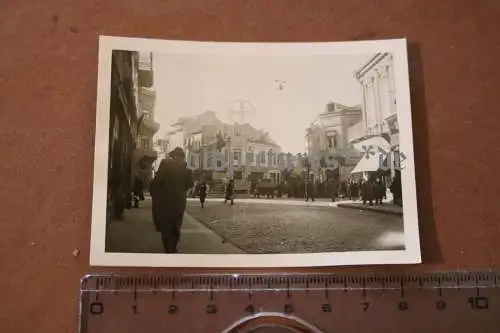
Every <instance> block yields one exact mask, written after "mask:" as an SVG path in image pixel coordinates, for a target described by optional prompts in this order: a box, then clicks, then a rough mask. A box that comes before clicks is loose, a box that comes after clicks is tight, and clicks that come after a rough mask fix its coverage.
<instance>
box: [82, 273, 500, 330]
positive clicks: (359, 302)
mask: <svg viewBox="0 0 500 333" xmlns="http://www.w3.org/2000/svg"><path fill="white" fill-rule="evenodd" d="M499 284H500V273H499V272H490V271H484V272H483V271H481V272H443V273H428V274H421V275H415V274H408V275H405V274H394V275H390V274H364V275H361V274H360V275H358V274H347V275H338V274H318V273H315V274H295V273H293V274H208V275H166V276H164V275H147V276H137V275H133V276H126V275H89V276H86V277H85V278H83V279H82V283H81V295H80V297H81V298H80V300H81V303H80V306H81V308H80V332H81V333H114V332H120V333H129V332H130V333H132V332H134V333H137V332H144V333H160V332H161V333H166V332H167V333H170V332H172V333H202V332H203V333H222V332H224V333H243V332H254V333H273V332H274V333H287V332H290V333H291V332H303V333H305V332H311V333H318V332H322V333H334V332H335V333H336V332H356V333H365V332H366V333H368V332H384V333H386V332H398V333H401V332H403V333H404V332H410V333H413V332H415V333H417V332H418V333H421V332H440V333H443V332H453V333H465V332H467V333H476V332H477V333H488V332H495V333H498V332H500V288H499V287H498V285H499Z"/></svg>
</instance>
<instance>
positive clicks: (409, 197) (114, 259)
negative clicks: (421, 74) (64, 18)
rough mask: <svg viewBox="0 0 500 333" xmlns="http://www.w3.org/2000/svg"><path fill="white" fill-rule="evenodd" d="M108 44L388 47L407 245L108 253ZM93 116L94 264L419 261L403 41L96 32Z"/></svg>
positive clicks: (228, 49)
mask: <svg viewBox="0 0 500 333" xmlns="http://www.w3.org/2000/svg"><path fill="white" fill-rule="evenodd" d="M113 50H130V51H146V52H153V53H164V54H184V55H187V54H197V55H201V54H214V55H215V54H221V53H224V54H225V55H228V54H231V55H260V56H262V55H268V56H269V55H286V54H290V53H292V54H294V55H328V54H331V55H335V54H362V53H366V54H370V53H371V54H375V53H378V52H381V53H384V52H389V53H392V54H393V56H394V74H395V80H396V98H397V101H398V107H397V116H398V123H399V132H400V133H404V135H400V137H399V140H400V151H401V152H403V153H404V154H405V157H406V159H405V167H404V169H402V170H401V182H402V192H403V202H404V206H403V221H404V239H405V250H394V251H392V250H391V251H356V252H331V253H304V254H140V253H108V252H106V251H105V239H106V205H107V186H108V185H107V184H108V181H107V177H108V163H109V161H108V149H109V142H108V141H109V135H108V134H109V122H110V86H111V59H112V57H111V55H112V51H113ZM98 60H99V64H98V80H97V115H96V133H95V151H94V180H93V200H92V222H91V240H90V265H91V266H115V267H117V266H122V267H123V266H126V267H185V268H187V267H200V268H212V267H213V268H257V267H259V268H270V267H276V268H278V267H283V268H285V267H321V266H352V265H381V264H383V265H385V264H418V263H421V262H422V260H421V251H420V237H419V223H418V210H417V195H416V180H415V162H414V154H413V130H412V117H411V103H410V84H409V66H408V55H407V40H406V39H405V38H400V39H388V40H373V41H351V42H327V43H228V42H192V41H171V40H160V39H144V38H128V37H111V36H100V37H99V56H98Z"/></svg>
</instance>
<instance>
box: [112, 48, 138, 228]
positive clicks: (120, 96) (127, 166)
mask: <svg viewBox="0 0 500 333" xmlns="http://www.w3.org/2000/svg"><path fill="white" fill-rule="evenodd" d="M139 80H140V73H139V54H138V53H137V52H131V51H113V53H112V60H111V95H110V122H109V126H110V131H109V151H108V154H109V155H108V161H109V163H108V221H109V220H110V218H111V215H113V216H114V217H115V218H118V219H119V218H121V216H122V214H123V211H124V210H125V209H126V208H127V207H129V206H130V202H131V198H130V193H131V191H132V186H133V183H132V158H133V151H134V149H135V147H136V140H137V131H138V125H139V119H140V116H141V115H140V109H139V103H138V91H139Z"/></svg>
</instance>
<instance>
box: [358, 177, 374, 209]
mask: <svg viewBox="0 0 500 333" xmlns="http://www.w3.org/2000/svg"><path fill="white" fill-rule="evenodd" d="M362 186H363V190H362V192H361V193H362V194H361V195H362V197H363V205H366V202H367V201H368V202H369V203H370V206H373V197H374V195H373V181H372V180H371V179H369V180H367V181H365V182H363V185H362Z"/></svg>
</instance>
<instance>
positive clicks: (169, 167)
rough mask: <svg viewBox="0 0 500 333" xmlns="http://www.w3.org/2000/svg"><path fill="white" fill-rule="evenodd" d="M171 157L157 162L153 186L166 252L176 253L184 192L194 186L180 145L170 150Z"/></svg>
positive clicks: (154, 214) (183, 204)
mask: <svg viewBox="0 0 500 333" xmlns="http://www.w3.org/2000/svg"><path fill="white" fill-rule="evenodd" d="M169 155H170V159H165V160H163V161H162V162H161V163H160V167H159V168H158V172H157V174H156V182H157V184H156V188H155V190H154V200H155V201H156V202H155V203H154V206H155V210H156V211H155V212H153V216H154V217H155V218H156V219H157V221H158V222H157V226H158V229H159V230H160V232H161V236H162V241H163V247H164V250H165V253H177V244H178V243H179V240H180V236H181V226H182V220H183V217H184V211H185V210H186V194H187V191H188V190H189V189H190V188H191V187H192V186H193V183H192V180H191V171H190V170H189V169H188V168H187V166H186V163H185V153H184V150H183V149H182V148H175V149H174V150H173V151H172V152H170V154H169Z"/></svg>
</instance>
